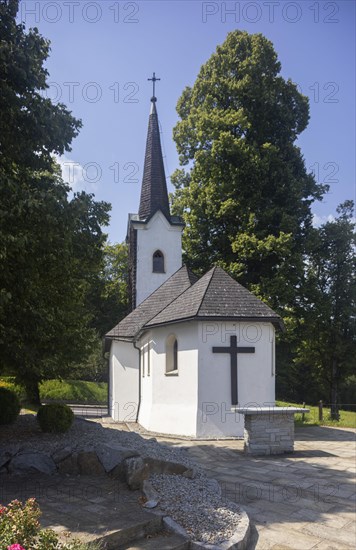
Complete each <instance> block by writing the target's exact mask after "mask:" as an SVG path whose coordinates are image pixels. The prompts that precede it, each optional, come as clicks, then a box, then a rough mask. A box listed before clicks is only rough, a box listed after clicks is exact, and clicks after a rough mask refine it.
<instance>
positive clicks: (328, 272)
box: [295, 201, 356, 420]
mask: <svg viewBox="0 0 356 550" xmlns="http://www.w3.org/2000/svg"><path fill="white" fill-rule="evenodd" d="M337 212H338V214H339V217H338V218H336V219H335V220H334V221H330V222H327V223H325V224H324V225H322V226H321V227H320V228H317V229H314V231H313V239H312V243H313V244H312V248H311V251H310V255H309V257H308V260H307V262H306V276H305V285H304V289H303V303H302V304H301V311H302V312H303V313H302V315H303V323H302V325H301V327H300V330H299V335H300V338H299V344H298V347H297V353H296V359H295V365H296V367H297V368H298V370H299V371H300V370H301V369H304V370H308V371H309V372H310V373H311V377H310V378H311V379H312V380H313V379H314V381H317V382H318V384H319V388H320V389H319V391H320V392H322V394H323V395H322V397H323V398H325V399H327V400H330V403H331V417H332V418H333V419H334V420H338V418H339V386H340V383H342V382H344V381H345V380H346V379H347V377H348V376H351V374H352V373H354V372H355V367H356V361H355V357H356V326H355V320H356V256H355V244H356V238H355V231H354V229H355V223H354V219H353V217H352V216H353V202H352V201H345V202H344V203H343V204H341V205H340V206H339V207H338V209H337ZM306 383H307V384H309V383H310V379H309V380H308V379H307V380H306Z"/></svg>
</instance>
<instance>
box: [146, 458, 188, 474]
mask: <svg viewBox="0 0 356 550" xmlns="http://www.w3.org/2000/svg"><path fill="white" fill-rule="evenodd" d="M145 461H146V464H147V466H148V468H149V471H150V473H151V474H171V475H172V474H176V475H183V476H184V477H188V478H190V479H193V478H194V477H195V472H194V470H193V469H191V468H187V466H184V464H179V463H177V462H169V461H166V460H160V459H158V458H151V457H147V458H146V459H145Z"/></svg>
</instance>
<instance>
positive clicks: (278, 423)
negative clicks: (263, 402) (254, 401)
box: [234, 407, 309, 455]
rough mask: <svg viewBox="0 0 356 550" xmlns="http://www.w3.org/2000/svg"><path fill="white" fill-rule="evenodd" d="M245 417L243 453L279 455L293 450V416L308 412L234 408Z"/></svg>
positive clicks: (290, 408) (283, 408)
mask: <svg viewBox="0 0 356 550" xmlns="http://www.w3.org/2000/svg"><path fill="white" fill-rule="evenodd" d="M234 411H235V412H238V413H239V414H243V415H244V416H245V430H244V439H245V447H244V448H245V453H247V454H251V455H279V454H284V453H292V452H293V450H294V414H295V413H300V412H309V409H299V408H296V407H248V408H245V409H243V408H235V409H234Z"/></svg>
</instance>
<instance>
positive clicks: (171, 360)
mask: <svg viewBox="0 0 356 550" xmlns="http://www.w3.org/2000/svg"><path fill="white" fill-rule="evenodd" d="M170 373H171V374H178V341H177V338H176V337H175V335H174V334H171V335H170V336H168V338H167V342H166V374H170Z"/></svg>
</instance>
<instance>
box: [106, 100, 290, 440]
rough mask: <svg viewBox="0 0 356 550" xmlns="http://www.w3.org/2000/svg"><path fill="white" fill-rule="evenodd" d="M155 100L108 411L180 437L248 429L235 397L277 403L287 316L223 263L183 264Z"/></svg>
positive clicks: (109, 338) (111, 340)
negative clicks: (197, 269)
mask: <svg viewBox="0 0 356 550" xmlns="http://www.w3.org/2000/svg"><path fill="white" fill-rule="evenodd" d="M156 102H157V99H156V97H155V96H154V95H153V97H152V98H151V112H150V116H149V124H148V135H147V142H146V152H145V161H144V173H143V180H142V189H141V198H140V205H139V210H138V214H129V218H128V230H127V241H128V246H129V292H130V301H131V308H132V311H131V313H129V315H127V317H125V318H124V319H123V320H122V321H120V322H119V323H118V324H117V325H116V326H115V327H114V328H113V329H112V330H111V331H110V332H109V333H108V334H107V335H106V339H105V342H106V349H107V350H108V351H109V352H110V376H109V411H110V415H111V416H112V418H113V419H114V420H116V421H122V422H138V423H139V424H140V425H141V426H143V427H144V428H145V429H147V430H149V431H152V432H158V433H167V434H174V435H183V436H191V437H200V438H210V437H214V438H219V437H231V436H242V435H243V429H244V428H243V416H242V415H239V414H237V413H234V412H232V410H231V409H232V406H233V405H239V406H242V407H246V406H248V405H249V406H271V405H274V404H275V330H276V329H282V328H283V323H282V320H281V318H280V317H279V316H278V315H277V314H276V313H274V312H273V311H272V310H271V309H270V308H269V307H268V306H267V305H266V304H264V303H263V302H261V301H260V300H259V299H258V298H256V297H255V296H254V295H253V294H251V293H250V292H249V291H248V290H246V289H245V288H244V287H242V286H241V285H240V284H239V283H237V282H236V281H235V280H234V279H232V278H231V277H230V276H229V275H228V274H227V273H225V271H223V270H222V269H221V268H220V267H213V268H212V269H211V270H210V271H208V272H207V273H206V274H205V275H204V276H203V277H201V278H198V277H196V276H195V275H194V274H193V273H192V272H191V271H190V270H189V269H188V267H187V266H185V265H182V246H181V238H182V232H183V230H184V223H183V221H182V220H181V219H180V218H179V217H177V216H172V215H171V214H170V208H169V201H168V193H167V185H166V178H165V172H164V165H163V157H162V150H161V142H160V132H159V124H158V115H157V108H156Z"/></svg>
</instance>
